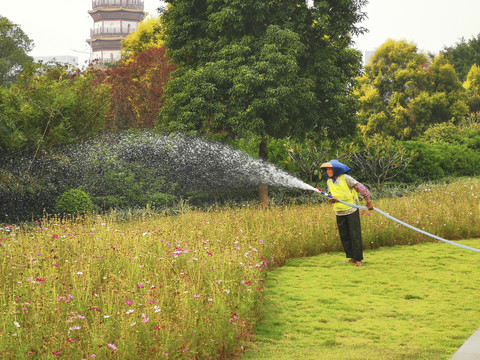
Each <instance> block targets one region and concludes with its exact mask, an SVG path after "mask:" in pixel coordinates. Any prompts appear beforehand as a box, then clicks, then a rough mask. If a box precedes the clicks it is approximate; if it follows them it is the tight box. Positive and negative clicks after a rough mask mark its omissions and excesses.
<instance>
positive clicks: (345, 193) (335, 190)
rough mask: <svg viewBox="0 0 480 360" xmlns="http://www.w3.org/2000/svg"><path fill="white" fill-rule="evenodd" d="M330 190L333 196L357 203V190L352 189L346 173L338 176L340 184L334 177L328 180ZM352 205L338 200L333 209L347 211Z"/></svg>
mask: <svg viewBox="0 0 480 360" xmlns="http://www.w3.org/2000/svg"><path fill="white" fill-rule="evenodd" d="M327 184H328V190H329V191H330V193H331V194H332V196H333V197H335V198H337V199H338V200H342V201H345V202H348V203H350V204H355V202H354V198H355V199H356V200H358V195H357V190H355V189H350V188H349V187H348V184H347V180H346V179H345V174H342V175H340V176H339V177H338V184H335V182H333V181H332V179H328V180H327ZM351 208H352V207H351V206H348V205H345V204H342V203H340V202H336V203H335V204H334V205H333V210H335V211H345V210H350V209H351Z"/></svg>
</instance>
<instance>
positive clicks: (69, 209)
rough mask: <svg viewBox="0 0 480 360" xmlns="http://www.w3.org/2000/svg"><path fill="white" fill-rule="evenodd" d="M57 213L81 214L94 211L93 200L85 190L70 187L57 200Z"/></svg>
mask: <svg viewBox="0 0 480 360" xmlns="http://www.w3.org/2000/svg"><path fill="white" fill-rule="evenodd" d="M54 209H55V212H56V213H57V214H72V215H73V214H81V213H86V212H90V211H93V209H94V206H93V202H92V200H91V199H90V197H89V196H88V194H87V193H85V192H84V191H83V190H80V189H70V190H67V191H65V192H64V193H63V194H62V195H60V196H59V197H58V199H57V201H56V202H55V208H54Z"/></svg>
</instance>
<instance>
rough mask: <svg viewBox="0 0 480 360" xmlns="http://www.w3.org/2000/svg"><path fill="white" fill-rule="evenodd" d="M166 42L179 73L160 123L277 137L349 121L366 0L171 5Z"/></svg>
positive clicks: (341, 127) (335, 130)
mask: <svg viewBox="0 0 480 360" xmlns="http://www.w3.org/2000/svg"><path fill="white" fill-rule="evenodd" d="M169 4H170V5H169V7H167V10H166V12H165V14H164V15H163V18H164V23H165V33H166V37H165V44H166V46H167V48H168V49H169V55H170V56H171V57H172V58H173V60H174V61H175V62H176V63H177V64H178V66H179V69H178V71H177V72H176V73H175V75H174V77H173V78H172V80H171V81H170V82H169V84H168V85H167V90H166V103H165V107H164V108H163V109H162V117H161V120H160V123H159V127H160V128H161V129H170V130H176V131H184V132H185V131H186V132H188V131H193V132H197V133H210V132H214V133H218V132H226V133H228V134H230V136H234V137H235V136H241V135H245V134H255V135H259V136H261V137H262V138H266V136H272V137H276V138H278V137H283V136H285V135H287V134H288V135H290V136H294V135H297V136H301V137H303V136H305V134H307V133H308V132H315V133H316V134H317V135H325V134H328V135H329V136H336V137H338V136H341V135H344V134H346V133H348V132H349V131H351V130H352V128H353V126H354V114H355V103H354V101H353V99H352V97H351V96H349V95H350V89H351V84H352V79H353V77H355V76H356V75H357V74H358V72H359V60H360V54H359V53H358V52H356V51H354V50H353V49H351V48H350V45H351V41H352V40H351V39H352V36H353V35H356V34H359V33H361V32H362V29H361V28H359V27H358V26H357V23H358V22H359V21H361V20H362V19H363V16H364V14H363V13H362V12H361V7H362V5H363V4H364V1H361V0H360V1H357V0H351V1H342V2H338V1H326V0H323V1H314V6H313V7H311V8H309V7H308V6H307V4H306V2H305V1H304V0H296V1H289V2H285V1H269V2H265V1H260V0H256V1H252V2H249V3H248V4H247V3H245V2H244V1H240V0H235V1H224V0H208V1H191V0H175V1H169Z"/></svg>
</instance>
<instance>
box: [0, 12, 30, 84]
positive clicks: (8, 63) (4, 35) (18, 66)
mask: <svg viewBox="0 0 480 360" xmlns="http://www.w3.org/2000/svg"><path fill="white" fill-rule="evenodd" d="M32 48H33V41H32V40H30V39H29V38H28V36H27V35H26V34H25V33H24V32H23V31H22V29H21V28H20V27H19V26H18V25H16V24H14V23H12V22H11V21H10V20H8V19H7V18H6V17H3V16H1V15H0V85H3V86H5V85H10V84H12V83H13V82H14V81H15V79H16V77H17V76H18V75H19V74H20V73H21V72H22V71H23V70H24V69H25V67H26V66H28V65H29V64H31V63H32V62H33V58H32V57H31V56H28V55H27V53H28V52H29V51H31V50H32Z"/></svg>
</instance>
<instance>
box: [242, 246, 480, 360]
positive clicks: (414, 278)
mask: <svg viewBox="0 0 480 360" xmlns="http://www.w3.org/2000/svg"><path fill="white" fill-rule="evenodd" d="M461 243H463V244H466V245H468V246H472V247H476V248H480V240H468V241H462V242H461ZM479 262H480V254H479V253H476V252H472V251H469V250H464V249H460V248H457V247H454V246H451V245H448V244H444V243H435V244H432V243H430V244H418V245H414V246H396V247H390V248H380V249H377V250H370V251H367V252H366V254H365V266H364V267H361V268H358V267H354V266H352V265H351V264H349V263H346V259H345V257H344V255H343V254H341V253H335V254H322V255H319V256H315V257H310V258H302V259H292V260H289V261H288V262H287V264H286V265H285V266H284V267H282V268H279V269H275V270H274V271H272V272H270V273H269V275H268V278H267V281H266V282H265V288H266V290H265V292H264V301H263V304H262V307H263V309H264V319H263V320H262V321H261V322H260V324H259V325H258V326H257V328H256V330H255V332H256V337H255V342H254V349H252V350H250V351H248V352H247V353H246V354H245V355H244V356H243V357H242V358H241V359H242V360H249V359H258V360H260V359H322V360H328V359H332V360H333V359H335V360H338V359H359V360H360V359H370V360H375V359H389V360H391V359H399V360H400V359H408V360H415V359H422V360H423V359H425V360H426V359H431V360H441V359H449V358H450V357H451V356H452V355H453V353H454V352H455V351H456V350H457V349H458V348H459V347H460V346H461V345H462V344H463V343H464V341H465V340H466V339H467V338H468V337H469V336H470V335H471V334H472V333H473V332H474V331H475V330H476V329H477V328H478V326H480V301H478V289H479V288H480V266H478V264H479Z"/></svg>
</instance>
